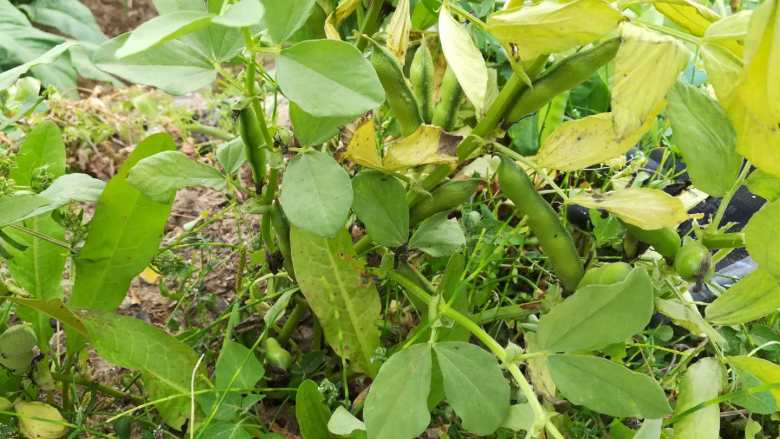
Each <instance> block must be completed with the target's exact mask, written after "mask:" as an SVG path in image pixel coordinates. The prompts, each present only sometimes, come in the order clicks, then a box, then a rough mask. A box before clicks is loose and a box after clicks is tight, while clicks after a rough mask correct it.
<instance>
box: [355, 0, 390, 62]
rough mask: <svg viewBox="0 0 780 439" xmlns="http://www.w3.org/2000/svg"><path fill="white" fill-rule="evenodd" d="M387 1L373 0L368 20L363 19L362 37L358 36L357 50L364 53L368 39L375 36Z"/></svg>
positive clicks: (369, 8) (367, 15)
mask: <svg viewBox="0 0 780 439" xmlns="http://www.w3.org/2000/svg"><path fill="white" fill-rule="evenodd" d="M384 4H385V0H371V5H370V6H369V7H368V12H367V13H366V18H365V19H363V23H362V24H361V25H360V35H358V42H357V48H358V49H359V50H360V51H363V50H364V49H365V48H366V44H368V38H366V37H370V36H371V35H373V34H374V32H376V31H377V29H378V28H379V13H380V12H382V6H384Z"/></svg>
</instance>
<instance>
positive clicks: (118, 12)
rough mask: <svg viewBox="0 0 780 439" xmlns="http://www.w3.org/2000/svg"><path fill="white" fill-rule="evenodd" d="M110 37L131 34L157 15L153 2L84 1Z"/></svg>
mask: <svg viewBox="0 0 780 439" xmlns="http://www.w3.org/2000/svg"><path fill="white" fill-rule="evenodd" d="M81 2H82V3H84V5H86V6H87V7H88V8H89V9H90V10H91V11H92V14H93V15H94V16H95V19H96V20H97V22H98V25H99V26H100V28H101V29H102V30H103V33H105V34H106V35H108V36H109V37H115V36H117V35H120V34H123V33H125V32H129V31H131V30H133V29H135V28H136V27H137V26H138V25H139V24H141V23H143V22H144V21H146V20H148V19H150V18H152V17H154V16H156V15H157V11H156V10H155V9H154V5H153V3H152V0H82V1H81Z"/></svg>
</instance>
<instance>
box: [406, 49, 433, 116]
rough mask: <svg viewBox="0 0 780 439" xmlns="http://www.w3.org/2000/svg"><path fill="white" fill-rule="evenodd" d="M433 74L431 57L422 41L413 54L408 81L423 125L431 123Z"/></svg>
mask: <svg viewBox="0 0 780 439" xmlns="http://www.w3.org/2000/svg"><path fill="white" fill-rule="evenodd" d="M433 72H434V67H433V57H432V56H431V51H430V50H429V49H428V45H427V44H425V40H423V41H422V42H421V43H420V47H419V48H418V49H417V52H415V53H414V58H413V59H412V65H411V66H410V67H409V79H410V80H411V82H412V90H413V91H414V95H415V96H416V97H417V102H418V103H419V104H420V115H421V116H422V118H423V121H425V123H431V120H432V119H433V91H434V88H433Z"/></svg>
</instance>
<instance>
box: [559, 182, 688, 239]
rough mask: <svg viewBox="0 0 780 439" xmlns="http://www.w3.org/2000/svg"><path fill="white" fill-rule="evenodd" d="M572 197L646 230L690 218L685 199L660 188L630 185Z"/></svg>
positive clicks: (660, 227) (586, 205) (673, 226)
mask: <svg viewBox="0 0 780 439" xmlns="http://www.w3.org/2000/svg"><path fill="white" fill-rule="evenodd" d="M569 201H570V202H571V203H574V204H579V205H580V206H584V207H588V208H591V209H604V210H606V211H607V212H610V213H612V214H613V215H615V216H616V217H618V218H620V219H621V220H623V221H624V222H626V223H628V224H631V225H634V226H636V227H639V228H641V229H645V230H656V229H662V228H664V227H671V228H676V227H677V225H678V224H680V223H681V222H683V221H685V220H687V219H688V214H687V213H686V212H685V207H684V206H683V204H682V201H680V200H679V199H677V198H675V197H673V196H671V195H669V194H667V193H666V192H664V191H662V190H658V189H646V188H629V189H621V190H618V191H614V192H607V193H603V194H602V193H594V194H591V195H586V194H582V195H577V196H576V197H574V198H572V199H571V200H569Z"/></svg>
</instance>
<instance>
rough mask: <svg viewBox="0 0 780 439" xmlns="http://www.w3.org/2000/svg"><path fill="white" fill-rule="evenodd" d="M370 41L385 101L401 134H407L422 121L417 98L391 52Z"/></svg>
mask: <svg viewBox="0 0 780 439" xmlns="http://www.w3.org/2000/svg"><path fill="white" fill-rule="evenodd" d="M372 43H373V45H374V50H373V53H372V54H371V64H373V65H374V70H376V73H377V76H378V77H379V82H381V83H382V87H383V88H384V89H385V94H386V96H387V103H388V105H389V106H390V110H392V112H393V116H395V119H396V120H397V121H398V125H399V126H400V128H401V135H402V136H408V135H410V134H412V133H413V132H414V131H415V130H416V129H417V127H419V126H420V124H422V122H423V119H422V116H420V106H419V105H418V103H417V98H415V97H414V92H413V91H412V88H411V86H410V85H409V81H407V80H406V77H404V73H403V70H402V68H401V65H400V64H399V63H398V61H397V60H396V59H395V57H394V56H393V54H392V53H390V52H389V51H388V50H387V49H386V48H384V47H382V46H381V45H380V44H378V43H376V42H374V41H373V40H372Z"/></svg>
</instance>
